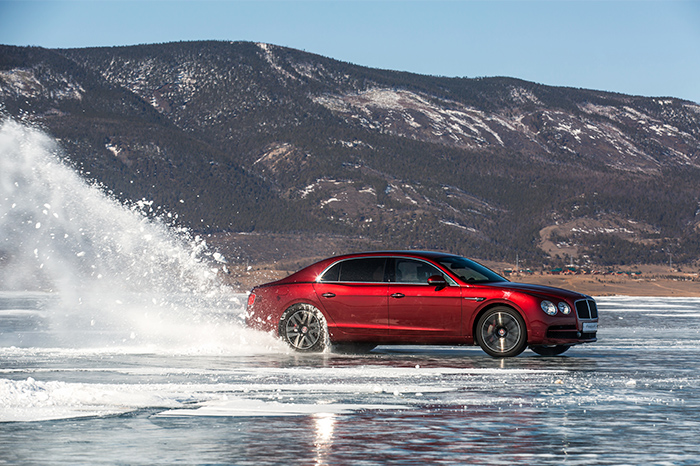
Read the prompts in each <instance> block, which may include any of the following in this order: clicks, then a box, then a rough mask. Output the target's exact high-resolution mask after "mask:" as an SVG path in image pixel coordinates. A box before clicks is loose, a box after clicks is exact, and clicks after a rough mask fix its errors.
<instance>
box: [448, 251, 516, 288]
mask: <svg viewBox="0 0 700 466" xmlns="http://www.w3.org/2000/svg"><path fill="white" fill-rule="evenodd" d="M437 262H438V263H439V264H440V265H442V266H443V267H445V268H446V269H448V270H449V271H450V272H452V273H454V274H455V275H457V276H458V277H459V278H460V279H462V280H463V281H464V282H466V283H484V282H507V281H508V280H506V279H505V278H503V277H501V276H500V275H498V274H497V273H496V272H494V271H493V270H491V269H488V268H486V267H484V266H483V265H481V264H479V263H476V262H474V261H472V260H469V259H465V258H464V257H458V256H448V257H442V258H440V259H438V261H437Z"/></svg>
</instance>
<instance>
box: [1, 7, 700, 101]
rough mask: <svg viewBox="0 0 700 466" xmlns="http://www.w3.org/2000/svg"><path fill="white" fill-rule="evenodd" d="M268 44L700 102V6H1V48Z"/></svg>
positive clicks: (370, 61)
mask: <svg viewBox="0 0 700 466" xmlns="http://www.w3.org/2000/svg"><path fill="white" fill-rule="evenodd" d="M205 39H215V40H232V41H236V40H245V41H255V42H267V43H271V44H276V45H283V46H287V47H293V48H296V49H301V50H305V51H307V52H312V53H317V54H320V55H324V56H327V57H331V58H335V59H338V60H342V61H347V62H351V63H355V64H358V65H365V66H370V67H374V68H385V69H393V70H401V71H411V72H415V73H421V74H430V75H439V76H466V77H479V76H511V77H516V78H521V79H525V80H528V81H535V82H538V83H542V84H550V85H559V86H572V87H583V88H589V89H600V90H606V91H615V92H622V93H626V94H638V95H645V96H672V97H680V98H684V99H688V100H692V101H695V102H698V103H700V1H697V0H694V1H688V0H686V1H675V0H646V1H640V0H624V1H623V0H619V1H603V0H600V1H597V0H586V1H576V0H539V1H535V0H513V1H509V0H495V1H476V0H473V1H467V0H447V1H437V0H436V1H425V0H411V1H400V0H393V1H370V0H312V1H298V0H286V1H285V0H282V1H279V0H258V1H243V0H241V1H227V0H212V1H185V0H182V1H169V0H156V1H149V0H146V1H140V0H128V1H115V0H93V1H86V0H49V1H40V0H0V44H5V45H36V46H42V47H49V48H59V47H61V48H62V47H88V46H112V45H133V44H144V43H159V42H171V41H189V40H205Z"/></svg>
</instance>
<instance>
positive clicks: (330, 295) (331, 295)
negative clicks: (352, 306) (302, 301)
mask: <svg viewBox="0 0 700 466" xmlns="http://www.w3.org/2000/svg"><path fill="white" fill-rule="evenodd" d="M321 296H323V297H324V298H334V297H335V293H323V294H322V295H321Z"/></svg>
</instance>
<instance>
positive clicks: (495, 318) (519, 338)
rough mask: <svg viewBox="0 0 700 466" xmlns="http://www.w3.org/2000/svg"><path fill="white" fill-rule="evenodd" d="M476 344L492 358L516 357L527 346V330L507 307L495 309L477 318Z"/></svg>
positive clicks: (514, 312)
mask: <svg viewBox="0 0 700 466" xmlns="http://www.w3.org/2000/svg"><path fill="white" fill-rule="evenodd" d="M475 337H476V342H477V343H478V344H479V346H481V349H483V350H484V351H485V352H486V353H487V354H488V355H490V356H493V357H494V358H509V357H513V356H517V355H519V354H520V353H522V352H523V351H524V350H525V347H526V346H527V328H526V327H525V321H524V320H523V318H522V317H521V316H520V314H519V313H518V312H517V311H516V310H515V309H511V308H509V307H495V308H493V309H491V310H489V311H487V312H486V313H485V314H484V315H482V316H481V317H480V318H479V321H478V323H477V325H476V335H475Z"/></svg>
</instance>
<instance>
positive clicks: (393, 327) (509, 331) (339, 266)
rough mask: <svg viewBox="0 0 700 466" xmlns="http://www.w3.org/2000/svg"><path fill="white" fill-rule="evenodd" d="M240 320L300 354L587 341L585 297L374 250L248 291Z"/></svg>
mask: <svg viewBox="0 0 700 466" xmlns="http://www.w3.org/2000/svg"><path fill="white" fill-rule="evenodd" d="M246 322H247V324H248V325H249V326H250V327H252V328H255V329H258V330H262V331H266V332H271V333H273V334H275V335H277V336H279V337H281V338H282V339H283V340H285V341H286V342H287V343H288V344H289V345H290V346H292V348H294V349H296V350H299V351H321V350H323V349H325V348H327V347H329V346H337V347H341V348H347V347H350V346H353V345H354V347H356V348H363V349H365V350H368V349H371V348H373V347H374V346H376V345H390V344H401V345H406V344H421V345H428V344H436V345H474V344H478V345H479V346H481V348H482V349H483V350H484V351H485V352H486V353H488V354H489V355H491V356H493V357H511V356H517V355H518V354H520V353H521V352H522V351H524V350H525V348H526V347H528V346H529V347H530V348H531V349H532V350H534V351H535V352H536V353H538V354H542V355H556V354H561V353H563V352H564V351H566V350H567V349H568V348H569V347H571V346H572V345H576V344H580V343H590V342H594V341H596V332H597V329H598V310H597V306H596V302H595V300H594V299H593V298H591V297H590V296H586V295H583V294H580V293H576V292H573V291H568V290H563V289H559V288H551V287H546V286H539V285H529V284H522V283H514V282H510V281H508V280H506V279H505V278H503V277H502V276H500V275H498V274H496V273H495V272H493V271H492V270H490V269H488V268H486V267H484V266H483V265H481V264H479V263H477V262H475V261H472V260H469V259H466V258H464V257H460V256H456V255H452V254H445V253H441V252H427V251H376V252H367V253H357V254H346V255H342V256H335V257H330V258H327V259H324V260H321V261H319V262H316V263H315V264H313V265H310V266H308V267H306V268H303V269H301V270H299V271H298V272H296V273H293V274H292V275H290V276H288V277H286V278H283V279H281V280H278V281H275V282H272V283H267V284H264V285H260V286H256V287H254V288H253V289H252V291H251V292H250V295H249V297H248V308H247V317H246Z"/></svg>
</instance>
